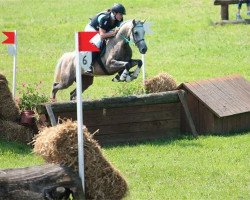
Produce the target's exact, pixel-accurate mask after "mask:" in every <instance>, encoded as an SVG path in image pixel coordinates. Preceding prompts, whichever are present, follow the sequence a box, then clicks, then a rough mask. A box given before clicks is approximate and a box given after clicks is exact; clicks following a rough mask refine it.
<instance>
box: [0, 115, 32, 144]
mask: <svg viewBox="0 0 250 200" xmlns="http://www.w3.org/2000/svg"><path fill="white" fill-rule="evenodd" d="M33 136H34V131H33V129H31V128H28V127H25V126H21V125H19V124H17V123H15V122H12V121H7V120H2V119H0V138H1V139H4V140H7V141H16V142H21V143H24V144H27V143H29V142H31V141H32V138H33Z"/></svg>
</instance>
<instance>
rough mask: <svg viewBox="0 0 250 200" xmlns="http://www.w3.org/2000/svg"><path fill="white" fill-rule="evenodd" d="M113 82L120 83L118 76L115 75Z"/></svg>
mask: <svg viewBox="0 0 250 200" xmlns="http://www.w3.org/2000/svg"><path fill="white" fill-rule="evenodd" d="M112 81H113V82H120V76H119V75H118V74H117V75H116V76H115V77H114V78H113V79H112Z"/></svg>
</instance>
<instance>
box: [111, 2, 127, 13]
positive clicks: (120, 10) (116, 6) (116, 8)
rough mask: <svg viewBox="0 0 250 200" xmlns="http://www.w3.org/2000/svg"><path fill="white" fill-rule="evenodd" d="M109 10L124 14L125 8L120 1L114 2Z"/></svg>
mask: <svg viewBox="0 0 250 200" xmlns="http://www.w3.org/2000/svg"><path fill="white" fill-rule="evenodd" d="M111 11H112V12H116V13H121V14H123V15H126V9H125V7H124V6H123V5H122V4H120V3H115V4H114V5H113V7H112V8H111Z"/></svg>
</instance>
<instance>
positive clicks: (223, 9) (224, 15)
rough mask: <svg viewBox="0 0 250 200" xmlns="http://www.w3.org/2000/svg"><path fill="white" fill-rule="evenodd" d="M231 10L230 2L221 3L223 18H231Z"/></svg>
mask: <svg viewBox="0 0 250 200" xmlns="http://www.w3.org/2000/svg"><path fill="white" fill-rule="evenodd" d="M228 16H229V12H228V4H223V5H221V19H222V20H228V19H229V17H228Z"/></svg>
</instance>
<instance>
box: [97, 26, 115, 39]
mask: <svg viewBox="0 0 250 200" xmlns="http://www.w3.org/2000/svg"><path fill="white" fill-rule="evenodd" d="M117 31H118V29H115V30H114V31H109V32H108V33H107V32H106V31H105V30H104V29H102V28H99V34H100V36H101V38H102V39H106V38H110V37H113V36H115V35H116V33H117Z"/></svg>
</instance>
